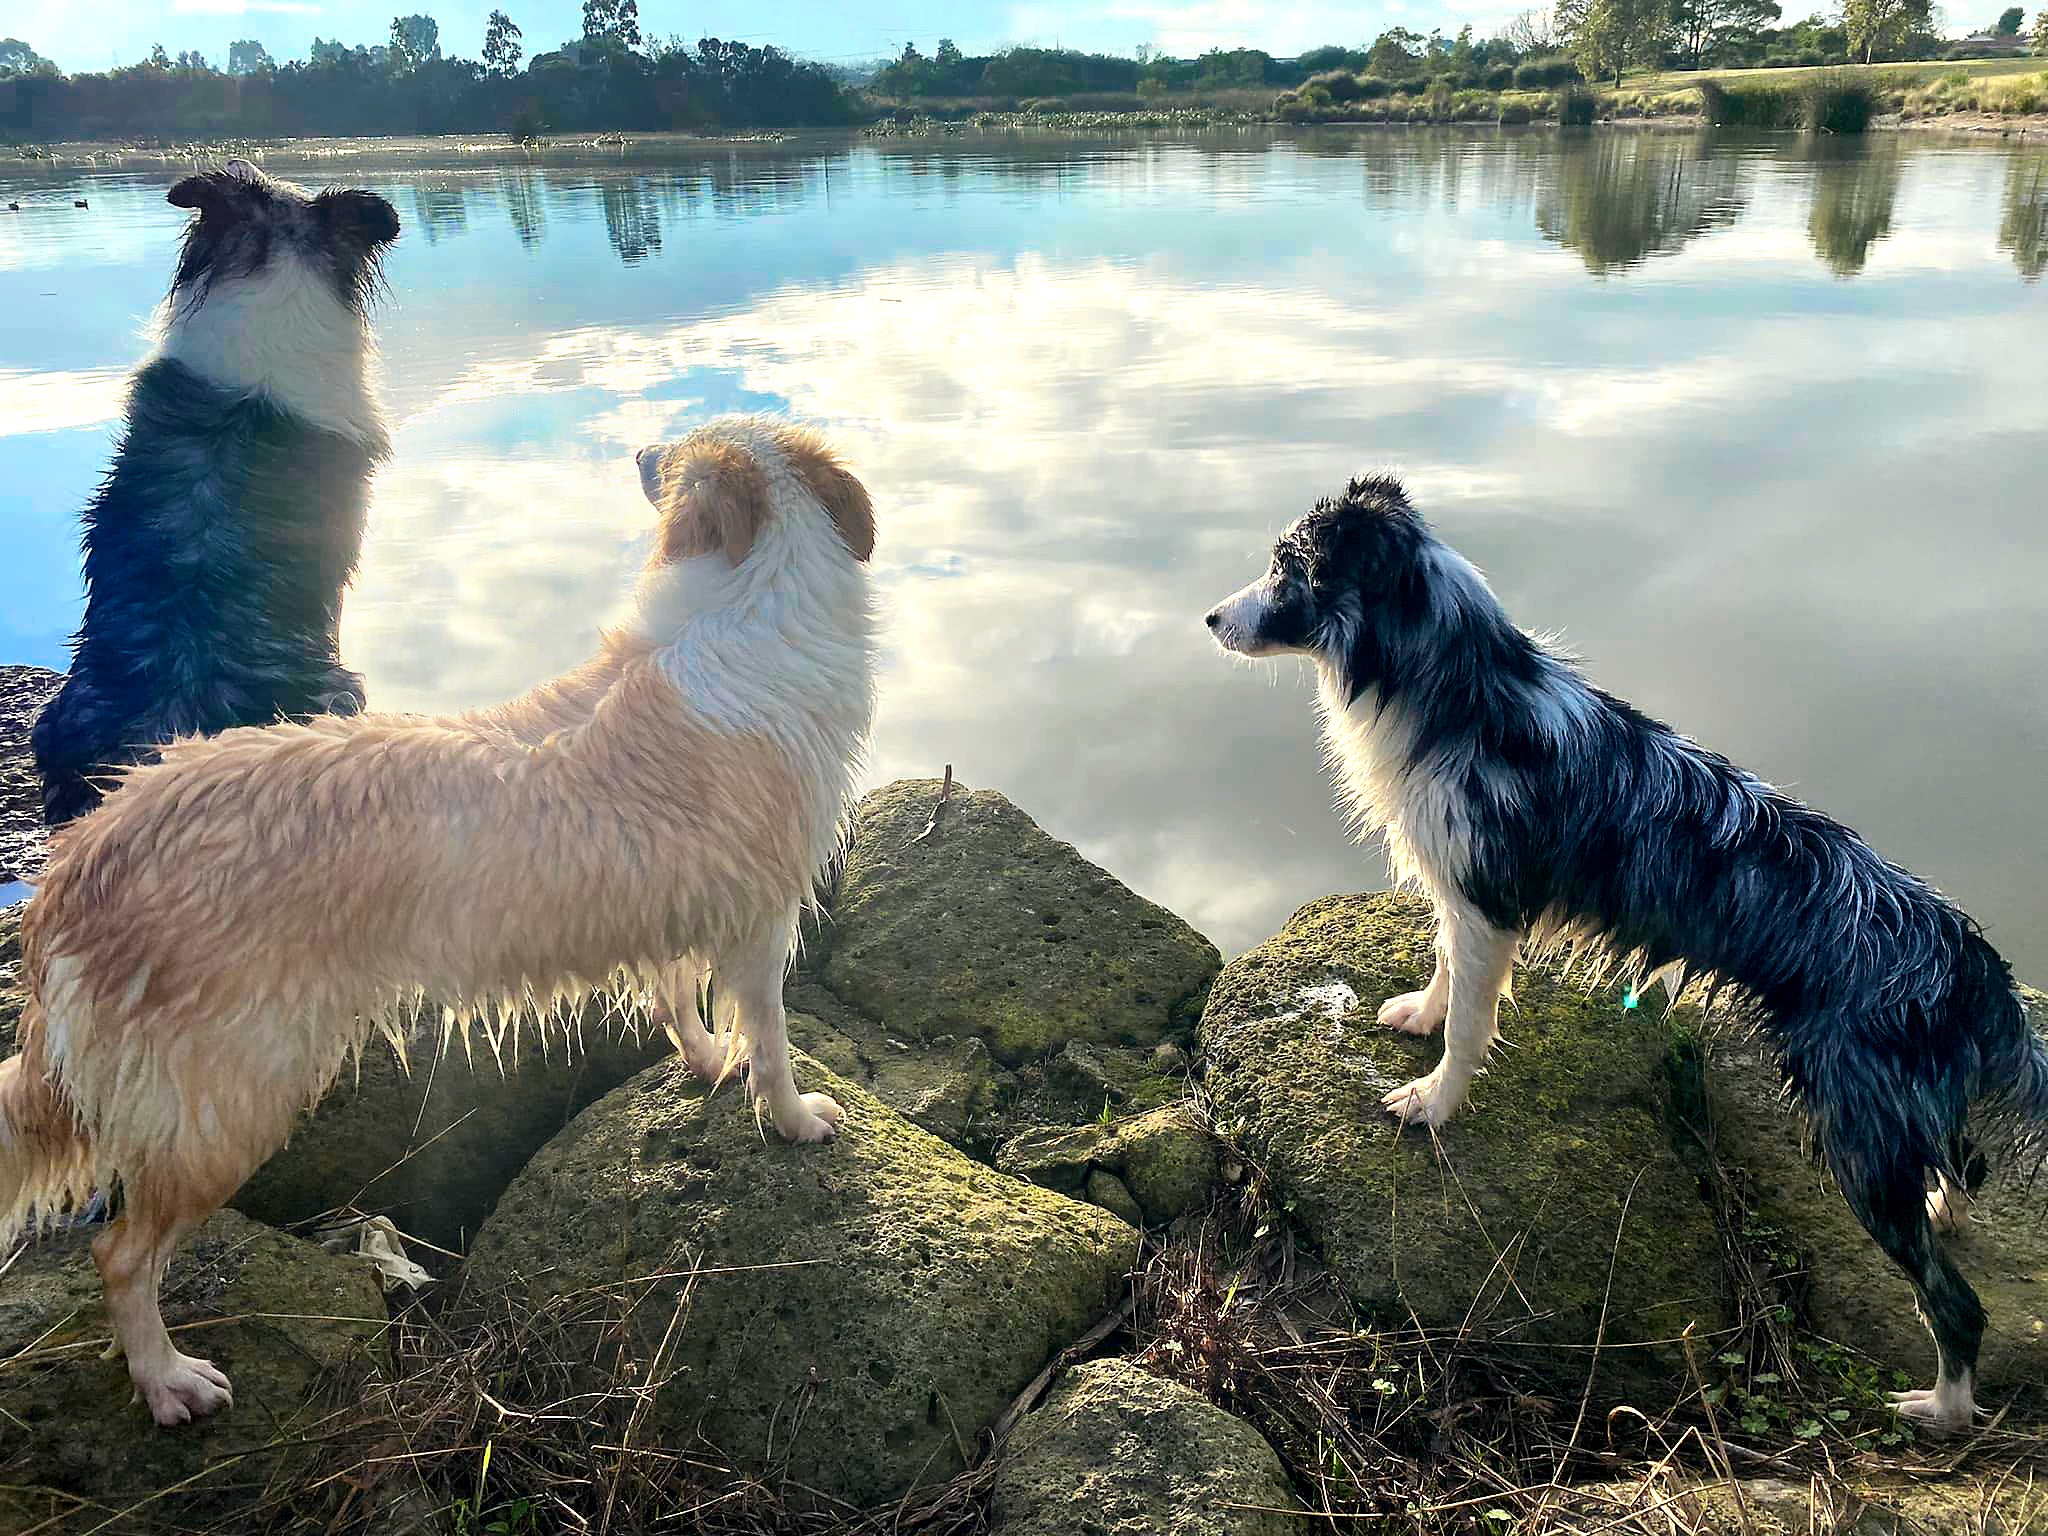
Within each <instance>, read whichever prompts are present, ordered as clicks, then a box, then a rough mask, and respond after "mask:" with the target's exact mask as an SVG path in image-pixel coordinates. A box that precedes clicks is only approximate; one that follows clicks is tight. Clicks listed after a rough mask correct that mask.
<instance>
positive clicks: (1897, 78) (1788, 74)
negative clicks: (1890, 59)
mask: <svg viewBox="0 0 2048 1536" xmlns="http://www.w3.org/2000/svg"><path fill="white" fill-rule="evenodd" d="M2044 67H2048V61H2043V60H2041V59H2038V58H2034V59H1970V60H1967V61H1964V62H1962V63H1955V64H1948V63H1942V62H1940V61H1938V60H1937V61H1923V62H1920V63H1906V64H1831V65H1823V66H1821V67H1820V68H1817V69H1809V68H1799V69H1665V70H1655V71H1646V72H1644V73H1642V74H1639V75H1629V76H1625V77H1624V79H1623V84H1624V85H1627V86H1630V87H1632V88H1634V89H1636V90H1642V91H1678V90H1685V89H1687V88H1689V87H1691V86H1696V85H1698V84H1699V83H1700V82H1701V81H1702V80H1718V81H1720V82H1721V83H1722V84H1724V85H1725V84H1727V83H1728V82H1730V81H1736V80H1742V81H1751V80H1755V81H1765V80H1767V81H1771V82H1774V83H1790V82H1793V81H1798V80H1804V79H1807V78H1810V77H1812V76H1815V75H1823V74H1829V73H1842V72H1845V71H1846V72H1847V73H1850V74H1853V75H1855V76H1857V77H1859V78H1861V79H1867V80H1869V81H1870V82H1871V83H1872V84H1873V85H1875V86H1877V87H1878V88H1880V89H1883V90H1890V91H1905V90H1907V89H1909V88H1910V87H1912V86H1916V85H1924V84H1926V83H1927V82H1928V81H1930V80H1933V79H1935V78H1937V77H1938V76H1941V75H1948V74H1960V75H1963V76H1965V77H1966V78H1968V79H1971V80H1996V79H2000V78H2002V77H2004V76H2006V75H2026V74H2037V73H2039V72H2040V71H2041V70H2042V69H2043V68H2044Z"/></svg>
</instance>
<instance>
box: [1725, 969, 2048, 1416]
mask: <svg viewBox="0 0 2048 1536" xmlns="http://www.w3.org/2000/svg"><path fill="white" fill-rule="evenodd" d="M2029 1002H2030V1004H2031V1005H2032V1012H2033V1017H2034V1019H2035V1020H2036V1021H2037V1024H2036V1027H2037V1028H2039V1027H2042V1024H2043V1023H2048V998H2043V997H2042V995H2041V994H2040V993H2038V992H2035V993H2031V994H2029ZM1705 1077H1706V1087H1707V1101H1708V1104H1709V1106H1710V1109H1711V1112H1712V1121H1713V1138H1714V1146H1715V1151H1716V1155H1717V1157H1718V1159H1719V1162H1720V1164H1721V1166H1722V1168H1723V1169H1724V1170H1726V1171H1728V1172H1729V1173H1731V1174H1732V1175H1734V1177H1735V1179H1736V1181H1737V1187H1736V1194H1737V1196H1738V1197H1739V1200H1740V1202H1741V1204H1742V1206H1743V1207H1744V1210H1745V1216H1744V1219H1745V1221H1746V1222H1748V1223H1749V1224H1750V1225H1751V1228H1752V1230H1753V1231H1754V1232H1755V1233H1757V1234H1759V1235H1761V1234H1765V1233H1768V1234H1770V1239H1769V1246H1770V1247H1771V1248H1772V1249H1774V1250H1777V1249H1784V1248H1785V1247H1787V1245H1789V1246H1790V1248H1791V1249H1792V1250H1794V1251H1793V1252H1792V1253H1789V1254H1786V1255H1785V1256H1784V1258H1785V1259H1786V1260H1789V1262H1782V1261H1781V1264H1780V1267H1781V1268H1784V1269H1787V1270H1789V1271H1791V1272H1792V1273H1793V1274H1795V1275H1796V1276H1797V1277H1798V1284H1797V1287H1796V1288H1797V1291H1798V1293H1799V1296H1800V1302H1801V1307H1802V1310H1803V1312H1804V1318H1803V1321H1804V1322H1805V1323H1806V1325H1807V1326H1808V1327H1810V1328H1811V1329H1812V1330H1813V1331H1814V1332H1816V1333H1820V1334H1822V1335H1825V1336H1826V1337H1827V1338H1830V1339H1833V1340H1834V1341H1836V1342H1837V1343H1841V1344H1847V1345H1850V1346H1851V1347H1853V1348H1855V1349H1858V1350H1861V1351H1863V1352H1864V1353H1865V1354H1868V1355H1872V1356H1874V1357H1875V1358H1876V1359H1878V1360H1879V1361H1881V1362H1882V1363H1883V1364H1885V1365H1887V1366H1889V1367H1891V1368H1893V1369H1895V1370H1899V1371H1903V1372H1905V1373H1906V1375H1907V1376H1909V1377H1910V1378H1912V1380H1913V1384H1914V1385H1915V1386H1924V1385H1926V1384H1927V1383H1928V1382H1930V1381H1932V1380H1933V1379H1934V1344H1933V1341H1932V1340H1931V1339H1930V1338H1929V1336H1928V1333H1927V1330H1926V1328H1925V1327H1924V1326H1922V1324H1921V1322H1920V1319H1919V1317H1918V1315H1917V1314H1916V1312H1915V1311H1914V1301H1913V1289H1912V1287H1911V1286H1909V1285H1908V1284H1907V1283H1906V1279H1905V1277H1904V1276H1903V1275H1901V1274H1900V1273H1899V1271H1898V1270H1897V1269H1896V1268H1895V1267H1894V1266H1893V1265H1892V1263H1891V1262H1890V1260H1888V1259H1886V1258H1885V1256H1884V1254H1883V1252H1882V1251H1881V1250H1880V1249H1879V1248H1878V1246H1877V1244H1875V1243H1874V1242H1872V1241H1871V1240H1870V1237H1869V1235H1868V1234H1867V1233H1866V1232H1865V1231H1864V1230H1863V1228H1862V1226H1861V1225H1860V1224H1859V1223H1858V1222H1857V1220H1856V1218H1855V1217H1854V1216H1852V1215H1850V1214H1849V1208H1848V1206H1847V1205H1846V1204H1844V1203H1843V1200H1842V1196H1841V1193H1840V1192H1839V1191H1838V1190H1837V1189H1836V1188H1835V1187H1834V1182H1833V1180H1832V1179H1831V1178H1829V1177H1828V1175H1827V1174H1826V1172H1825V1170H1824V1169H1823V1167H1822V1166H1821V1164H1820V1163H1818V1162H1817V1161H1816V1160H1815V1159H1814V1158H1813V1157H1812V1156H1811V1155H1810V1154H1809V1152H1808V1151H1807V1146H1806V1124H1805V1119H1804V1117H1803V1116H1802V1115H1800V1114H1799V1112H1798V1111H1797V1110H1795V1109H1794V1108H1792V1107H1791V1106H1790V1105H1788V1104H1787V1103H1785V1102H1784V1100H1783V1098H1782V1097H1781V1094H1780V1089H1779V1084H1780V1078H1779V1074H1778V1069H1777V1066H1776V1064H1775V1062H1774V1060H1773V1059H1772V1057H1771V1055H1770V1052H1769V1048H1768V1047H1767V1046H1766V1045H1765V1044H1764V1043H1762V1042H1761V1041H1755V1040H1750V1039H1745V1038H1739V1037H1722V1038H1716V1039H1715V1040H1714V1041H1713V1043H1712V1049H1711V1050H1710V1051H1709V1052H1708V1054H1707V1058H1706V1066H1705ZM1946 1241H1947V1242H1948V1244H1949V1245H1950V1251H1951V1252H1952V1253H1953V1254H1954V1255H1955V1259H1956V1262H1957V1263H1958V1264H1959V1265H1961V1266H1962V1270H1963V1273H1964V1275H1965V1276H1966V1277H1968V1279H1969V1281H1970V1284H1971V1285H1972V1286H1974V1287H1975V1288H1976V1290H1977V1293H1978V1295H1979V1296H1981V1297H1982V1298H1983V1301H1984V1306H1985V1309H1986V1310H1987V1311H1988V1312H1989V1313H1990V1323H1989V1326H1988V1328H1987V1329H1986V1331H1985V1334H1984V1345H1983V1353H1982V1355H1981V1356H1980V1357H1979V1377H1980V1380H1981V1381H1982V1382H1983V1389H1982V1395H1983V1396H1984V1397H1986V1398H1987V1399H1988V1400H1989V1401H1992V1402H2003V1401H2005V1400H2007V1399H2008V1398H2010V1397H2011V1396H2013V1395H2014V1394H2016V1393H2018V1394H2024V1395H2025V1396H2027V1397H2029V1398H2031V1399H2033V1400H2035V1401H2039V1400H2041V1399H2042V1398H2043V1397H2044V1396H2048V1180H2040V1179H2036V1180H2034V1181H2032V1182H2031V1183H2026V1182H2022V1181H2006V1180H1994V1181H1993V1182H1992V1183H1991V1184H1990V1185H1989V1186H1988V1187H1987V1188H1985V1189H1984V1190H1983V1191H1982V1193H1981V1196H1980V1198H1979V1199H1978V1200H1977V1201H1976V1202H1975V1204H1974V1206H1973V1209H1972V1212H1971V1216H1970V1220H1969V1222H1968V1223H1967V1225H1966V1226H1965V1227H1964V1228H1963V1230H1962V1231H1961V1232H1960V1233H1958V1234H1957V1235H1955V1236H1953V1237H1951V1238H1948V1239H1946Z"/></svg>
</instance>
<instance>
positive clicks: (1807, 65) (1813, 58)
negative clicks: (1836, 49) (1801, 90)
mask: <svg viewBox="0 0 2048 1536" xmlns="http://www.w3.org/2000/svg"><path fill="white" fill-rule="evenodd" d="M1827 61H1828V56H1827V55H1826V54H1824V53H1822V52H1821V51H1820V50H1819V49H1818V48H1802V49H1801V50H1800V51H1799V52H1798V53H1796V54H1794V55H1793V56H1792V62H1793V63H1795V64H1797V65H1799V66H1800V68H1802V69H1819V68H1820V67H1821V66H1822V65H1823V64H1825V63H1827Z"/></svg>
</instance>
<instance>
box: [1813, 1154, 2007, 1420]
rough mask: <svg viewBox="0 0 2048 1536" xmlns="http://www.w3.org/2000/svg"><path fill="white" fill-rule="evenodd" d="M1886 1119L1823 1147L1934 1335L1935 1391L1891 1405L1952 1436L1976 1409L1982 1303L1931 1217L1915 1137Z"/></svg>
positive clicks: (1896, 1398) (1897, 1397)
mask: <svg viewBox="0 0 2048 1536" xmlns="http://www.w3.org/2000/svg"><path fill="white" fill-rule="evenodd" d="M1882 1119H1883V1117H1882V1116H1881V1115H1874V1114H1873V1115H1864V1116H1859V1117H1858V1121H1857V1124H1856V1128H1855V1129H1854V1130H1853V1131H1849V1132H1844V1131H1842V1130H1840V1129H1836V1128H1831V1127H1823V1129H1822V1133H1821V1146H1822V1147H1823V1149H1824V1150H1825V1151H1826V1153H1827V1159H1828V1166H1829V1167H1830V1168H1831V1169H1832V1170H1833V1171H1834V1175H1835V1182H1836V1183H1838V1184H1839V1185H1840V1186H1841V1188H1842V1194H1843V1196H1844V1197H1845V1198H1846V1199H1847V1200H1848V1202H1849V1209H1850V1210H1851V1211H1853V1212H1855V1215H1856V1219H1857V1220H1858V1221H1860V1222H1862V1223H1863V1227H1864V1230H1865V1231H1867V1232H1869V1234H1870V1235H1871V1237H1872V1238H1874V1239H1875V1240H1876V1242H1877V1245H1878V1247H1880V1248H1882V1249H1883V1250H1884V1251H1885V1254H1886V1256H1887V1257H1888V1258H1890V1259H1891V1261H1892V1262H1893V1263H1894V1264H1896V1265H1898V1267H1899V1268H1900V1269H1901V1270H1902V1271H1903V1272H1904V1273H1905V1276H1906V1278H1907V1279H1908V1280H1909V1281H1911V1282H1912V1284H1913V1293H1914V1295H1915V1297H1916V1298H1917V1299H1918V1302H1919V1311H1920V1320H1921V1321H1922V1322H1924V1323H1925V1324H1926V1325H1927V1328H1928V1331H1929V1332H1930V1333H1932V1334H1933V1335H1934V1347H1935V1365H1936V1376H1935V1384H1934V1386H1933V1387H1931V1388H1926V1389H1923V1390H1920V1391H1917V1392H1899V1393H1894V1394H1893V1397H1892V1402H1893V1405H1894V1406H1895V1407H1896V1408H1897V1410H1898V1412H1899V1415H1900V1417H1902V1418H1906V1419H1910V1420H1912V1421H1913V1422H1914V1423H1915V1424H1916V1425H1918V1426H1919V1427H1921V1428H1923V1429H1926V1430H1928V1431H1930V1432H1932V1433H1934V1434H1937V1435H1946V1434H1949V1433H1952V1432H1953V1431H1955V1430H1958V1429H1967V1428H1968V1427H1969V1425H1970V1421H1971V1419H1972V1417H1973V1416H1974V1415H1975V1413H1976V1411H1977V1405H1976V1374H1977V1349H1978V1346H1979V1344H1980V1343H1981V1342H1982V1341H1983V1338H1984V1305H1983V1303H1982V1302H1980V1301H1979V1300H1978V1299H1977V1293H1976V1292H1975V1291H1973V1290H1972V1289H1971V1288H1970V1282H1969V1281H1967V1280H1965V1279H1964V1278H1963V1273H1962V1271H1961V1270H1959V1269H1958V1268H1956V1265H1955V1261H1954V1260H1953V1259H1951V1258H1950V1257H1949V1256H1948V1254H1947V1253H1946V1252H1944V1251H1943V1249H1942V1246H1941V1242H1940V1240H1939V1239H1938V1238H1937V1237H1936V1236H1935V1233H1934V1227H1933V1224H1932V1223H1931V1222H1929V1220H1928V1219H1927V1192H1926V1186H1925V1182H1924V1181H1925V1174H1924V1173H1923V1171H1922V1168H1921V1165H1920V1164H1919V1163H1917V1162H1915V1161H1914V1160H1913V1159H1912V1158H1911V1156H1910V1154H1909V1152H1908V1150H1907V1149H1909V1148H1910V1147H1911V1145H1912V1138H1911V1137H1910V1136H1909V1135H1908V1133H1907V1132H1906V1130H1905V1128H1904V1127H1887V1126H1885V1125H1884V1124H1883V1123H1882Z"/></svg>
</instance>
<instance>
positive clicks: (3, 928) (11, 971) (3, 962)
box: [0, 903, 28, 1061]
mask: <svg viewBox="0 0 2048 1536" xmlns="http://www.w3.org/2000/svg"><path fill="white" fill-rule="evenodd" d="M26 910H27V908H26V906H25V905H23V904H21V903H17V904H16V905H14V906H11V907H7V908H4V909H0V1061H5V1060H6V1059H7V1058H8V1057H10V1056H12V1055H13V1054H14V1032H15V1030H16V1029H17V1028H18V1027H19V1026H20V1024H21V1008H22V1004H23V1003H25V1002H26V1001H27V1000H28V991H27V988H26V986H25V985H24V984H23V980H22V975H21V914H22V913H23V912H24V911H26Z"/></svg>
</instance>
